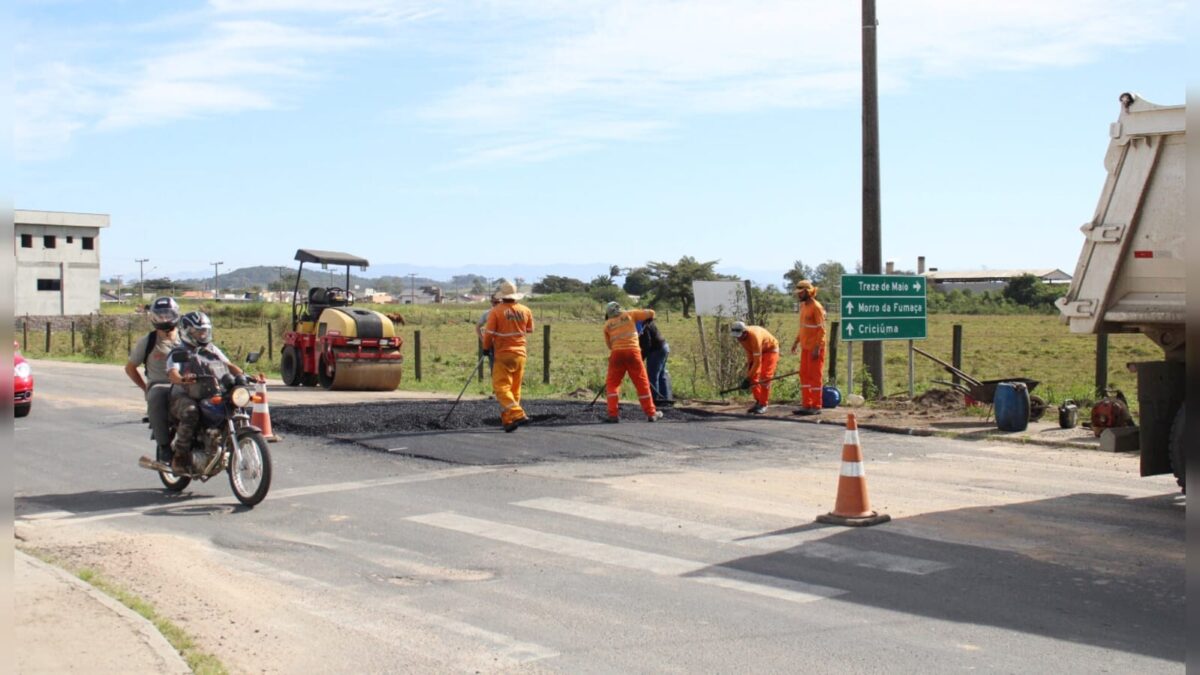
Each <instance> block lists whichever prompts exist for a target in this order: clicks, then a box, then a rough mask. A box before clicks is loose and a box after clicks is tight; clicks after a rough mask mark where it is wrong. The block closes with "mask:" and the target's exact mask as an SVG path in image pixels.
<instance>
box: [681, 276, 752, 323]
mask: <svg viewBox="0 0 1200 675" xmlns="http://www.w3.org/2000/svg"><path fill="white" fill-rule="evenodd" d="M692 295H693V297H695V299H696V315H697V316H721V317H725V318H729V319H745V318H746V315H747V314H748V309H749V307H748V305H747V303H746V283H745V282H743V281H693V282H692Z"/></svg>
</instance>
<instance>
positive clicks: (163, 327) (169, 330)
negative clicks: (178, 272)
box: [125, 296, 180, 463]
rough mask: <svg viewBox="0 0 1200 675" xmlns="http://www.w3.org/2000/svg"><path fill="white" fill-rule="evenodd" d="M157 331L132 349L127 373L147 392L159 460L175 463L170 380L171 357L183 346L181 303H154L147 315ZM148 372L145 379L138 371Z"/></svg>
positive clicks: (148, 414) (164, 300) (161, 300)
mask: <svg viewBox="0 0 1200 675" xmlns="http://www.w3.org/2000/svg"><path fill="white" fill-rule="evenodd" d="M147 314H148V316H149V318H150V322H151V323H152V324H153V325H154V330H153V331H151V332H150V333H148V334H146V335H143V336H142V337H141V338H140V339H139V340H138V341H137V344H135V345H133V348H132V349H130V350H129V360H128V361H127V362H126V363H125V374H126V375H128V376H129V379H130V380H132V381H133V383H134V384H136V385H137V386H138V389H141V390H142V392H144V396H145V399H146V417H148V418H149V419H150V429H151V430H152V431H153V432H154V440H155V443H157V444H158V461H160V462H163V463H166V462H169V461H171V445H170V438H169V436H170V430H169V427H168V423H167V422H168V420H167V414H168V410H167V409H168V406H169V402H170V397H171V382H170V380H169V379H167V356H168V355H169V354H170V353H171V350H173V349H175V348H176V347H178V346H179V344H180V341H179V331H178V330H177V329H176V325H177V324H178V323H179V304H178V303H176V302H175V298H172V297H169V296H164V297H161V298H156V299H155V300H154V302H152V303H150V306H149V308H148V312H147ZM139 367H141V368H144V369H145V377H144V378H143V376H142V373H139V372H138V368H139Z"/></svg>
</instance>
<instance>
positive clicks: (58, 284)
mask: <svg viewBox="0 0 1200 675" xmlns="http://www.w3.org/2000/svg"><path fill="white" fill-rule="evenodd" d="M38 290H39V291H61V290H62V279H38Z"/></svg>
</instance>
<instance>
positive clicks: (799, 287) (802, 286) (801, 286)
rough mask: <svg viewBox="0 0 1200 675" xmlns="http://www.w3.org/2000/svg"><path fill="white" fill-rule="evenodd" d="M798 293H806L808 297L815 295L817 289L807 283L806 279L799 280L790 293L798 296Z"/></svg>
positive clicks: (810, 283) (809, 282)
mask: <svg viewBox="0 0 1200 675" xmlns="http://www.w3.org/2000/svg"><path fill="white" fill-rule="evenodd" d="M800 291H808V294H809V295H816V294H817V287H816V286H814V285H813V282H811V281H809V280H808V279H801V280H800V281H798V282H796V287H795V288H793V289H792V292H793V293H795V294H797V295H799V294H800Z"/></svg>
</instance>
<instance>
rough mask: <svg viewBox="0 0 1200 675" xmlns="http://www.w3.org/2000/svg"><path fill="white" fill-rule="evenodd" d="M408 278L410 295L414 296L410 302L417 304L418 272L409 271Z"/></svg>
mask: <svg viewBox="0 0 1200 675" xmlns="http://www.w3.org/2000/svg"><path fill="white" fill-rule="evenodd" d="M408 280H409V286H408V288H409V294H410V297H411V298H412V300H410V301H409V302H410V303H411V304H414V305H415V304H417V275H416V273H415V272H409V273H408Z"/></svg>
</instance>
